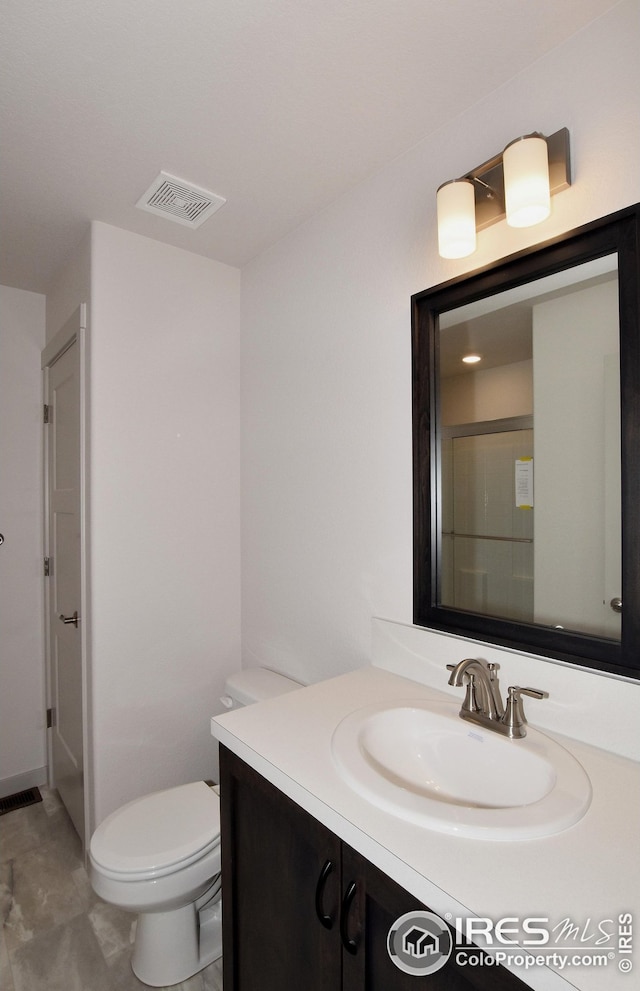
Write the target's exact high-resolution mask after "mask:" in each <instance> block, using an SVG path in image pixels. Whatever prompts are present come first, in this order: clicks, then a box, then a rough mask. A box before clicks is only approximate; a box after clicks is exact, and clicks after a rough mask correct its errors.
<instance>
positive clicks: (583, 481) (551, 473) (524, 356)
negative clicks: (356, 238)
mask: <svg viewBox="0 0 640 991" xmlns="http://www.w3.org/2000/svg"><path fill="white" fill-rule="evenodd" d="M439 343H440V426H441V432H440V437H441V487H442V488H441V513H440V526H441V555H442V559H441V576H440V603H441V604H442V605H444V606H449V607H452V608H455V609H462V610H465V611H468V612H475V613H483V614H487V615H492V616H498V617H503V618H506V619H515V620H518V621H522V622H526V623H539V624H543V625H548V626H554V627H561V628H563V629H569V630H576V631H579V632H582V633H588V634H593V635H596V636H603V637H612V638H614V639H619V638H620V632H621V619H620V613H618V612H615V611H614V609H612V607H611V605H610V602H611V600H612V599H617V598H619V597H620V596H621V592H622V587H621V583H622V576H621V569H620V484H619V480H620V461H619V451H620V417H619V406H620V397H619V374H618V369H619V329H618V281H617V256H616V255H608V256H606V257H605V258H600V259H598V260H597V261H594V262H589V263H586V264H583V265H580V266H577V267H576V268H573V269H570V270H569V271H568V272H563V273H561V277H560V278H559V277H558V275H553V276H549V277H546V278H543V279H538V280H536V281H535V282H532V283H528V284H527V285H526V286H524V287H519V288H518V289H511V290H509V291H507V292H502V293H498V294H496V295H494V296H491V297H490V298H489V299H483V300H480V301H478V302H476V303H474V304H471V305H467V306H463V307H457V308H456V309H453V310H449V311H448V312H446V313H443V314H441V316H440V342H439ZM469 354H474V355H476V357H479V358H480V360H479V361H476V362H475V363H473V364H468V363H465V362H464V358H465V356H468V355H469ZM616 462H617V463H616ZM534 469H535V473H534ZM534 479H535V483H534Z"/></svg>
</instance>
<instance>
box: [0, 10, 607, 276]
mask: <svg viewBox="0 0 640 991" xmlns="http://www.w3.org/2000/svg"><path fill="white" fill-rule="evenodd" d="M615 2H616V0H482V2H477V0H0V18H1V26H0V87H1V89H0V137H1V140H2V151H1V160H0V164H1V168H2V171H1V178H0V283H1V284H3V285H9V286H14V287H16V288H20V289H28V290H31V291H34V292H46V290H47V288H48V286H49V284H50V282H51V279H52V278H53V277H54V275H55V273H56V271H57V269H58V268H59V266H60V265H61V264H62V263H63V262H64V261H65V258H66V257H67V255H68V254H69V253H70V252H71V251H72V250H73V249H74V248H75V247H76V245H77V244H78V243H79V241H80V239H81V238H82V236H83V235H84V233H85V231H86V229H87V224H88V222H89V221H90V220H101V221H104V222H106V223H110V224H114V225H115V226H117V227H122V228H124V229H126V230H130V231H136V232H138V233H140V234H144V235H146V236H148V237H152V238H155V239H157V240H159V241H165V242H167V243H169V244H173V245H176V246H178V247H183V248H186V249H188V250H190V251H194V252H196V253H198V254H202V255H205V256H207V257H209V258H215V259H217V260H219V261H222V262H227V263H229V264H231V265H237V266H240V265H242V264H244V263H245V262H247V261H248V260H249V259H250V258H252V257H254V256H255V255H256V254H258V253H259V252H260V251H262V250H263V249H264V248H266V247H267V246H268V245H270V244H273V243H274V242H275V241H277V240H278V239H279V238H281V237H282V236H283V235H285V234H286V233H287V232H289V231H291V230H292V229H293V228H295V227H296V226H297V225H299V224H300V223H302V222H304V221H305V220H306V219H307V218H308V217H310V216H312V215H313V214H314V213H316V212H317V211H319V210H321V209H322V208H323V207H325V206H326V205H327V204H328V203H330V202H331V201H332V200H334V199H335V198H336V197H338V196H339V195H340V194H341V193H342V192H343V191H344V190H346V189H348V188H349V187H351V186H353V185H354V184H356V183H358V182H359V181H361V180H362V179H364V178H365V177H366V176H368V175H370V174H372V173H374V172H375V171H377V170H378V169H380V168H381V167H382V166H383V165H384V164H385V163H386V162H388V161H390V160H391V159H393V158H395V157H397V156H398V155H401V154H402V153H404V152H405V151H407V150H408V149H409V148H411V147H412V146H413V145H415V144H417V143H418V141H420V140H421V139H422V138H424V137H426V136H427V135H428V134H429V133H431V132H433V131H434V130H435V129H436V128H438V127H439V126H440V125H441V124H443V123H444V122H445V121H447V120H448V119H450V118H452V117H454V116H456V115H457V114H459V113H461V112H462V111H463V110H465V109H466V108H467V107H468V106H470V105H471V104H473V103H475V102H476V101H477V100H479V99H481V98H482V97H483V96H484V95H485V94H487V93H489V92H490V91H492V90H493V89H495V88H496V87H497V86H499V85H501V84H502V83H503V82H505V81H506V80H507V79H509V78H511V77H512V76H514V75H516V74H517V73H518V72H519V71H521V70H522V69H523V68H524V67H525V66H526V65H528V64H530V63H531V62H533V61H535V60H536V59H538V58H539V57H540V56H542V55H543V54H544V53H545V52H546V51H548V50H549V49H551V48H553V47H555V46H557V45H558V44H560V43H561V42H562V41H563V40H564V39H565V38H567V37H569V36H570V35H571V34H573V33H575V32H576V31H577V30H578V29H579V28H580V27H581V26H583V25H584V24H587V23H588V22H589V21H591V20H593V19H594V18H595V17H597V16H599V15H600V14H601V13H603V12H604V11H606V10H607V9H609V8H610V7H612V6H614V5H615ZM470 164H473V163H470ZM160 170H164V171H166V172H169V173H171V174H173V175H175V176H178V177H180V178H182V179H186V180H188V181H190V182H192V183H195V184H196V185H198V186H202V187H204V188H205V189H208V190H210V191H212V192H214V193H217V194H219V195H221V196H224V197H225V198H226V200H227V203H226V205H225V206H223V207H222V209H221V210H219V211H218V212H217V213H216V214H214V216H213V217H212V218H211V219H210V220H208V221H207V222H206V223H204V224H203V225H202V227H200V228H199V229H198V230H195V231H190V230H188V229H186V228H184V227H181V226H179V225H178V224H175V223H172V222H171V221H169V220H167V219H164V218H161V217H156V216H153V215H151V214H147V213H143V212H141V211H140V210H137V209H136V208H135V204H136V202H137V201H138V199H139V198H140V196H141V195H142V194H143V193H144V191H145V190H146V189H147V187H148V186H149V185H150V184H151V182H152V181H153V180H154V179H155V178H156V176H157V174H158V173H159V172H160ZM446 178H449V177H448V176H443V179H446Z"/></svg>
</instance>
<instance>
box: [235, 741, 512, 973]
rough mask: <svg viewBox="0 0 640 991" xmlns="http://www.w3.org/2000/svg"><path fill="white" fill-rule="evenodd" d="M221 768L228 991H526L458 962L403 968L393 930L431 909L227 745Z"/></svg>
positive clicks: (501, 970) (480, 968) (486, 970)
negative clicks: (393, 952)
mask: <svg viewBox="0 0 640 991" xmlns="http://www.w3.org/2000/svg"><path fill="white" fill-rule="evenodd" d="M220 770H221V792H222V794H223V795H224V796H225V797H224V800H223V803H222V808H223V819H222V842H223V862H222V871H223V877H224V879H225V880H224V946H223V961H224V968H225V970H224V982H225V987H230V988H232V989H238V991H240V989H252V988H261V989H264V991H280V989H282V988H305V989H307V991H329V989H333V988H340V987H342V988H344V989H345V991H364V989H365V988H367V989H369V991H414V989H415V991H418V989H419V988H420V987H428V988H430V989H432V991H471V989H478V991H519V989H525V988H526V985H525V984H524V983H523V982H522V981H520V980H519V979H518V978H517V977H515V975H513V974H511V973H510V972H509V971H508V970H505V969H504V968H502V967H495V966H493V967H492V966H484V967H483V966H472V967H469V966H460V965H458V964H457V963H456V962H455V959H454V958H450V959H449V961H448V962H447V963H446V964H445V966H444V967H443V968H442V969H440V970H438V971H437V972H435V973H434V974H433V975H431V976H429V977H422V978H420V977H418V978H416V977H415V976H413V975H410V974H406V973H403V972H402V971H400V970H398V968H397V967H395V965H394V964H393V963H392V962H391V959H390V957H389V954H388V953H387V934H388V932H389V929H390V928H391V926H392V925H393V923H394V921H395V920H396V919H398V918H399V917H400V916H402V915H404V914H405V913H407V912H411V911H414V910H416V909H420V908H423V907H425V906H423V905H422V904H421V903H420V902H419V900H418V899H417V898H415V897H413V896H412V895H410V894H409V893H408V892H407V891H405V890H404V889H403V888H401V887H400V885H398V884H396V883H395V882H394V881H392V880H391V879H390V878H389V877H388V876H387V875H385V874H384V873H383V872H382V871H380V870H378V868H376V867H374V865H373V864H372V863H371V862H370V861H368V860H367V859H366V858H365V857H363V856H362V855H361V854H359V853H358V852H357V851H356V850H354V849H353V848H352V847H351V846H350V845H349V844H347V843H344V842H342V841H341V840H340V838H339V837H338V836H337V835H336V834H335V833H333V832H332V831H331V830H329V829H327V828H326V827H325V826H323V825H322V823H320V822H319V821H318V820H317V819H315V818H314V817H313V816H311V815H309V813H308V812H305V811H304V810H303V809H302V808H300V806H299V805H297V804H296V803H295V802H292V801H291V799H289V798H287V796H286V795H284V794H283V793H282V792H281V791H280V790H279V789H278V788H276V787H274V785H272V784H271V783H270V782H269V781H267V780H266V779H265V778H264V777H262V775H260V774H258V773H257V772H256V771H254V770H253V769H252V768H251V767H249V765H247V764H245V763H244V761H242V760H240V759H239V758H238V757H236V756H235V754H233V753H232V752H231V751H230V750H227V749H226V748H224V747H223V748H222V749H221V753H220Z"/></svg>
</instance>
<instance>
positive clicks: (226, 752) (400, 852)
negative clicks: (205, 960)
mask: <svg viewBox="0 0 640 991" xmlns="http://www.w3.org/2000/svg"><path fill="white" fill-rule="evenodd" d="M390 625H391V624H390ZM405 629H406V630H407V633H408V634H410V635H413V632H414V631H412V630H411V628H405ZM416 635H419V634H416ZM453 651H457V656H458V659H460V657H461V656H462V655H461V654H460V645H459V643H458V642H457V641H455V640H454V639H453V638H452V643H451V652H453ZM450 656H451V654H450ZM407 657H408V661H407V667H406V669H405V673H406V672H407V671H409V672H411V671H412V667H411V666H412V665H414V666H415V668H414V669H415V671H416V672H417V671H418V670H420V671H421V672H423V673H425V672H426V674H427V675H428V676H429V677H432V675H433V672H434V671H435V672H436V673H437V677H438V679H441V683H442V685H443V687H444V689H445V690H444V691H440V690H439V689H436V688H434V687H433V685H432V684H431V685H430V684H425V683H421V682H419V681H417V680H413V679H414V678H415V677H416V674H412V676H411V677H405V676H403V675H402V674H398V673H395V672H393V671H390V670H384V669H382V668H381V667H376V666H371V667H367V668H362V669H360V670H357V671H353V672H351V673H349V674H345V675H342V676H340V677H337V678H333V679H330V680H327V681H324V682H320V683H318V684H316V685H312V686H309V687H307V688H301V689H300V690H298V691H294V692H291V693H290V694H288V695H286V696H283V697H280V698H275V699H272V700H269V701H266V702H263V703H260V704H259V705H256V706H250V707H247V708H245V709H239V710H237V711H236V712H231V713H228V714H225V715H222V716H218V717H214V718H213V719H212V724H211V726H212V733H213V735H214V736H215V737H216V738H217V739H218V740H219V741H220V743H221V744H222V747H221V802H222V851H223V901H224V911H223V918H224V930H225V933H224V939H225V945H224V966H225V987H226V986H227V984H228V986H229V991H231V989H236V991H253V989H254V988H256V987H265V988H267V987H270V986H273V987H278V988H282V987H291V988H295V987H308V988H310V989H318V991H332V989H333V988H337V987H341V986H343V987H344V988H349V989H351V988H364V987H365V986H366V987H368V988H371V989H377V988H381V989H383V991H394V989H396V988H398V989H404V988H419V987H422V986H424V987H425V988H426V987H429V988H433V989H436V991H437V989H439V988H446V989H450V991H456V989H472V988H487V989H489V988H491V989H504V991H511V989H514V991H515V989H517V988H532V989H534V991H570V989H576V988H577V989H580V991H601V989H602V987H603V986H606V987H607V988H609V989H612V991H624V989H630V987H631V986H632V984H633V981H634V975H633V972H632V973H631V975H629V974H628V973H625V972H624V971H623V970H620V969H618V965H619V963H620V961H621V959H623V958H624V954H623V955H622V956H621V955H620V945H622V944H620V942H619V938H618V930H619V928H620V927H621V925H622V924H621V923H619V919H620V917H622V916H623V915H625V914H626V913H630V914H631V915H633V913H634V909H637V897H638V895H637V892H638V890H639V889H640V871H639V865H638V854H637V849H636V848H637V836H638V835H639V833H640V811H639V809H638V795H639V794H640V765H639V764H638V762H637V760H633V759H630V758H629V757H628V756H623V755H622V754H621V753H613V752H610V751H608V750H604V749H601V748H599V747H595V746H591V745H590V744H588V743H585V742H581V741H579V740H575V739H571V738H569V737H567V736H561V735H560V734H558V733H557V731H556V730H555V729H554V730H550V729H549V726H548V724H547V727H546V728H545V729H544V734H545V736H548V737H549V738H550V739H552V740H554V741H555V744H556V745H560V746H561V747H563V748H564V749H566V751H567V752H569V753H570V754H571V755H572V757H573V758H574V759H575V760H577V761H578V762H579V764H580V765H581V767H582V768H584V771H585V772H586V775H587V776H588V779H589V782H590V785H591V788H592V792H593V793H592V796H591V800H590V803H589V805H588V808H586V810H582V812H581V813H580V818H579V819H578V821H576V822H575V823H574V824H573V825H571V826H569V827H567V828H562V829H561V831H556V832H552V833H551V834H549V835H542V836H538V837H536V838H529V839H523V838H519V839H508V838H507V839H505V838H504V837H503V838H501V839H496V838H494V839H480V838H478V837H476V836H460V835H456V833H455V830H454V831H453V832H447V831H446V830H439V829H431V828H426V827H425V826H424V825H420V824H418V823H415V822H411V821H407V819H406V818H404V817H403V816H401V815H394V814H392V813H391V812H390V811H389V810H388V809H385V808H382V807H380V806H379V805H377V804H376V803H375V802H373V801H370V800H367V799H366V798H365V797H363V795H361V794H359V793H358V791H357V790H356V789H355V788H353V787H351V786H350V784H349V783H348V782H347V781H346V780H345V778H344V776H343V775H342V774H341V773H340V771H339V768H338V766H337V764H336V760H335V758H334V756H333V755H332V743H333V740H334V736H335V734H336V729H337V727H339V726H340V725H341V724H342V723H344V721H345V720H346V719H347V718H348V717H350V715H351V714H352V713H354V711H357V710H360V709H367V708H370V707H372V706H373V707H375V706H377V705H381V704H384V705H385V706H388V705H393V704H396V703H398V704H400V703H402V704H404V703H411V704H414V703H415V704H417V705H420V704H421V703H423V704H425V705H427V704H429V705H431V704H434V705H435V704H442V703H443V702H446V703H449V705H455V706H456V707H459V705H460V703H461V702H462V696H461V693H460V692H459V691H457V692H456V691H455V690H452V689H448V690H447V671H446V661H447V660H448V658H446V657H444V658H442V657H438V661H437V664H436V663H435V662H434V663H433V664H430V663H428V662H425V661H424V660H421V659H419V658H417V657H416V656H415V655H414V654H413V653H412V652H411V651H409V652H407ZM516 660H517V659H516ZM527 660H528V659H525V661H523V663H525V662H526V661H527ZM513 663H516V661H514V662H513ZM507 667H508V658H507V657H506V654H505V660H504V668H505V669H507ZM548 672H549V674H548V675H547V676H546V680H545V678H544V677H543V678H542V680H541V676H540V675H538V678H537V682H538V683H540V685H541V687H546V686H547V685H549V687H550V688H551V689H552V692H551V694H552V696H553V697H554V698H555V699H556V701H555V703H554V702H553V701H552V700H550V702H542V701H540V702H538V701H536V702H532V703H531V705H532V706H533V705H535V706H543V705H545V704H547V705H549V706H550V708H549V710H548V712H551V713H552V717H550V718H551V721H552V722H553V718H556V716H557V715H559V716H560V717H561V718H563V719H564V720H565V722H566V724H567V726H568V727H569V728H572V726H573V724H572V718H573V716H572V713H571V711H570V710H571V706H570V705H569V704H566V703H565V702H564V701H563V699H562V697H561V692H560V690H555V691H554V690H553V689H555V688H557V684H556V683H555V682H554V679H561V678H562V677H563V671H562V669H561V667H558V666H552V665H550V666H549V668H548ZM516 673H521V672H517V671H516ZM512 677H513V675H512V672H511V671H507V673H506V676H505V679H504V681H503V685H504V687H505V689H506V686H507V685H508V684H514V683H516V684H517V683H519V684H527V683H528V681H525V680H524V679H520V678H518V680H517V681H516V680H515V679H513V680H512ZM585 677H588V676H587V675H585ZM571 678H572V679H574V683H575V679H576V678H579V675H578V672H575V669H574V671H573V672H571ZM507 679H508V680H507ZM543 682H544V684H543ZM437 683H438V684H440V681H438V682H437ZM614 689H615V690H616V691H617V690H618V686H617V685H616V684H615V683H613V688H611V684H609V683H606V684H604V683H603V687H602V692H603V693H606V692H607V691H609V690H614ZM620 689H621V692H623V693H624V694H625V695H627V696H628V695H634V697H635V694H637V692H636V686H635V685H631V684H627V683H623V684H622V685H621V686H620ZM589 704H590V703H589V701H587V702H585V705H586V707H587V708H588V705H589ZM634 704H635V702H634ZM554 705H555V710H554V708H553V707H554ZM554 711H555V713H556V715H555V716H554V715H553V713H554ZM540 712H541V710H540V709H539V708H536V709H535V714H534V712H533V711H531V710H530V711H529V712H528V717H529V721H530V724H533V725H534V726H535V724H536V719H535V715H536V714H538V713H540ZM629 715H630V714H629V713H626V714H625V712H624V711H622V710H620V709H619V710H618V717H617V721H618V722H619V723H621V724H623V723H624V721H625V720H626V719H627V718H629ZM587 716H588V714H587ZM588 718H590V717H588ZM531 736H532V737H533V736H534V731H532V733H531ZM511 742H512V744H513V746H514V747H516V746H518V744H519V743H520V742H521V741H517V740H514V741H511ZM354 884H355V887H353V885H354ZM420 907H426V908H427V909H429V910H430V911H432V912H433V913H435V914H436V915H437V916H438V917H439V919H441V920H445V921H446V923H447V924H448V925H450V926H452V927H454V928H455V927H456V926H457V927H458V929H459V930H460V932H457V931H456V933H455V947H456V949H455V950H454V952H453V953H452V955H451V957H450V958H449V961H448V963H447V964H446V965H445V966H444V967H442V968H441V969H440V970H438V971H437V972H434V973H433V974H430V975H429V976H428V977H415V976H412V975H407V974H405V973H403V972H402V971H400V970H399V969H397V967H396V966H395V965H394V964H393V963H392V961H391V959H390V957H389V955H388V952H387V935H388V932H389V928H390V927H391V925H392V923H394V922H395V920H397V919H398V918H399V917H400V916H402V915H403V914H405V913H408V912H411V911H414V910H416V909H418V908H420ZM469 918H471V919H476V920H477V919H488V920H492V922H493V923H497V922H498V920H501V919H505V918H508V919H510V920H512V921H511V922H510V923H508V925H507V929H511V930H512V931H513V930H518V932H517V933H514V934H513V935H512V934H510V933H507V934H506V935H505V936H504V937H503V939H502V940H499V939H496V938H492V936H491V933H490V935H489V939H488V940H485V939H484V938H476V932H477V931H474V934H473V936H474V938H473V943H474V944H476V945H477V946H478V947H479V948H480V950H485V949H486V951H487V952H488V953H490V954H492V955H493V956H492V959H494V960H495V955H496V952H508V953H509V954H510V959H508V960H506V959H505V958H504V957H498V961H499V962H504V966H501V967H498V966H497V964H496V963H492V964H490V965H486V964H485V965H484V966H481V965H477V966H475V967H470V966H469V965H468V956H467V957H464V956H461V955H460V953H459V952H457V951H461V950H462V951H464V946H465V944H464V939H463V935H464V927H465V920H468V919H469ZM532 918H533V919H538V920H540V919H542V920H546V922H544V923H538V924H537V925H538V927H541V928H545V926H546V928H547V929H548V930H549V933H550V935H549V939H548V941H547V945H546V948H545V953H546V956H545V962H544V963H543V962H542V961H541V960H540V959H538V960H537V961H533V960H532V958H533V957H535V956H538V955H539V954H540V946H539V945H536V943H537V939H536V938H533V939H529V940H527V938H526V937H527V934H526V931H524V932H523V928H522V922H523V920H527V919H529V920H530V919H532ZM457 920H462V922H461V923H459V922H458V921H457ZM566 920H569V924H571V925H574V926H577V929H576V930H575V931H574V937H573V941H572V944H571V945H572V947H573V952H574V956H575V955H576V954H577V953H580V954H582V955H583V956H584V954H585V952H586V951H590V952H591V953H592V954H594V955H595V954H597V953H599V954H600V956H602V957H603V958H606V959H603V961H601V963H600V964H599V965H593V966H584V965H573V966H572V965H571V964H561V963H559V962H558V961H559V956H558V954H560V953H563V952H565V950H566V944H567V931H566V924H567V923H566ZM599 924H600V925H602V929H599V928H598V927H599ZM563 926H564V927H565V929H564V930H563ZM603 932H606V933H608V934H609V935H608V937H607V939H606V940H605V937H604V935H603ZM466 934H467V935H468V932H467V933H466ZM493 935H494V937H495V930H494V934H493ZM523 937H524V938H523ZM597 940H601V941H602V942H603V943H604V946H602V945H600V943H599V942H597ZM354 951H355V952H354ZM552 951H553V953H552ZM554 954H555V956H554ZM525 959H526V961H527V962H525ZM629 960H631V957H629ZM318 961H319V962H318ZM603 967H606V977H605V974H603ZM268 980H272V981H273V984H272V985H269V984H268V983H267V982H268Z"/></svg>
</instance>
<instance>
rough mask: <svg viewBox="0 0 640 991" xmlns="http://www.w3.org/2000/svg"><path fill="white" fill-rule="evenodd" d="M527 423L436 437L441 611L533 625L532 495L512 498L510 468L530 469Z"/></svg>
mask: <svg viewBox="0 0 640 991" xmlns="http://www.w3.org/2000/svg"><path fill="white" fill-rule="evenodd" d="M516 419H517V421H518V423H517V424H516V422H515V421H516ZM531 420H532V417H518V418H510V419H509V420H504V421H500V420H497V421H491V422H490V423H473V424H467V425H460V426H457V427H451V428H448V429H445V431H444V435H443V438H442V448H441V455H442V572H441V589H440V595H441V604H442V605H444V606H449V607H452V608H455V609H462V610H464V611H465V612H474V613H481V614H484V615H489V616H502V617H504V618H507V619H515V620H518V621H521V622H532V621H533V617H534V605H533V566H534V565H533V514H534V508H533V492H532V490H531V497H530V498H525V499H523V498H522V494H521V493H520V494H518V492H517V491H516V465H519V466H523V465H525V466H530V465H533V460H532V459H533V429H531V427H530V423H531ZM514 427H515V429H513V428H514Z"/></svg>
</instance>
